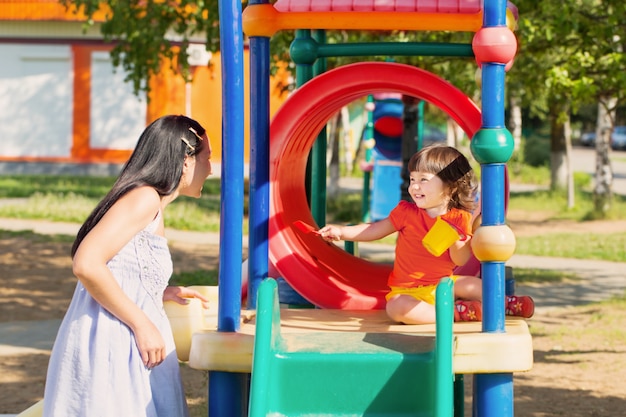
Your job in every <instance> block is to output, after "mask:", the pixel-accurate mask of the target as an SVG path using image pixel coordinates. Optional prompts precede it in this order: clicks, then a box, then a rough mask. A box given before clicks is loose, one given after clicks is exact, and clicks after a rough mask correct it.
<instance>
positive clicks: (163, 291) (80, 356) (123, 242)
mask: <svg viewBox="0 0 626 417" xmlns="http://www.w3.org/2000/svg"><path fill="white" fill-rule="evenodd" d="M210 157H211V145H210V143H209V139H208V137H207V136H206V132H205V130H204V128H203V127H202V126H201V125H200V124H199V123H198V122H196V121H195V120H192V119H190V118H188V117H185V116H164V117H161V118H159V119H158V120H156V121H154V122H153V123H152V124H150V125H149V126H148V127H147V128H146V129H145V130H144V132H143V133H142V134H141V136H140V138H139V141H138V142H137V146H136V148H135V150H134V151H133V153H132V155H131V157H130V159H129V160H128V162H127V163H126V165H125V166H124V168H123V170H122V172H121V174H120V176H119V178H118V179H117V181H116V182H115V184H114V185H113V188H112V189H111V190H110V191H109V193H108V194H107V195H106V196H105V197H104V199H103V200H102V201H101V202H100V203H99V204H98V205H97V206H96V208H95V209H94V211H93V212H92V213H91V214H90V216H89V217H88V218H87V220H86V221H85V223H84V224H83V226H82V227H81V229H80V230H79V232H78V235H77V237H76V240H75V241H74V245H73V246H72V252H71V254H72V258H73V272H74V274H75V275H76V277H77V278H78V283H77V286H76V290H75V292H74V295H73V297H72V301H71V303H70V306H69V308H68V311H67V313H66V316H65V318H64V320H63V323H62V324H61V327H60V329H59V333H58V335H57V338H56V342H55V345H54V347H53V350H52V356H51V358H50V364H49V367H48V376H47V381H46V389H45V395H44V398H45V400H44V414H43V415H44V416H46V417H52V416H55V417H57V416H58V417H72V416H76V417H79V416H80V417H86V416H89V417H93V416H110V417H119V416H133V417H140V416H146V417H152V416H163V417H166V416H167V417H177V416H187V415H188V411H187V405H186V401H185V395H184V392H183V387H182V383H181V379H180V374H179V367H178V360H177V357H176V352H175V346H174V339H173V336H172V332H171V329H170V325H169V321H168V319H167V316H166V315H165V311H164V309H163V301H164V300H173V301H177V302H179V303H181V304H186V303H187V302H188V300H187V299H188V298H194V297H195V298H199V299H201V300H202V301H207V300H206V299H205V298H204V297H203V296H202V295H201V294H199V293H197V292H196V291H192V290H190V289H187V288H183V287H168V286H167V283H168V280H169V278H170V276H171V273H172V260H171V256H170V252H169V249H168V247H167V240H166V238H165V236H164V222H163V216H164V210H165V208H166V207H167V205H168V204H169V203H171V202H172V201H174V199H176V198H177V197H178V196H179V195H185V196H189V197H196V198H197V197H200V195H201V192H202V186H203V184H204V181H205V180H206V179H207V177H208V176H209V175H210V174H211V162H210Z"/></svg>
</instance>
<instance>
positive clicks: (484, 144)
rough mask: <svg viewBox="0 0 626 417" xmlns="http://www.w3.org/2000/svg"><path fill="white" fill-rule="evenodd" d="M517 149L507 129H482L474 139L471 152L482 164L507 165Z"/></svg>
mask: <svg viewBox="0 0 626 417" xmlns="http://www.w3.org/2000/svg"><path fill="white" fill-rule="evenodd" d="M514 147H515V144H514V141H513V135H511V132H509V131H508V130H507V129H506V128H495V129H485V128H482V129H480V130H479V131H478V132H476V134H474V137H473V138H472V141H471V143H470V150H471V151H472V155H474V159H476V161H478V162H479V163H481V164H498V163H506V162H507V161H508V160H509V158H511V155H513V149H514Z"/></svg>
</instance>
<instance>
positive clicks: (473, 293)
mask: <svg viewBox="0 0 626 417" xmlns="http://www.w3.org/2000/svg"><path fill="white" fill-rule="evenodd" d="M454 296H455V298H460V299H462V300H477V301H481V300H482V299H483V282H482V280H481V279H480V278H478V277H475V276H471V275H461V276H459V277H458V278H457V279H456V281H455V283H454Z"/></svg>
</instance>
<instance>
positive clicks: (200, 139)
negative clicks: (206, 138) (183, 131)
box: [189, 127, 202, 142]
mask: <svg viewBox="0 0 626 417" xmlns="http://www.w3.org/2000/svg"><path fill="white" fill-rule="evenodd" d="M189 131H190V132H191V133H193V134H194V135H196V137H197V138H198V140H199V141H201V142H202V137H201V136H200V135H198V132H196V129H194V128H193V127H189Z"/></svg>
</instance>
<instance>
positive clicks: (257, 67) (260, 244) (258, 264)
mask: <svg viewBox="0 0 626 417" xmlns="http://www.w3.org/2000/svg"><path fill="white" fill-rule="evenodd" d="M250 4H251V5H252V4H256V2H253V1H251V2H250ZM269 78H270V40H269V38H262V37H252V38H250V97H251V98H250V202H249V204H248V207H249V212H248V215H249V228H248V229H249V232H248V242H249V244H248V308H249V309H255V308H256V303H257V291H258V288H259V285H260V284H261V281H262V280H263V279H264V278H266V277H267V276H268V271H269V266H268V258H269V242H268V235H269V233H268V219H269V216H270V212H269V198H270V190H269V152H270V146H269V142H270V137H269V136H270V127H269V120H270V109H269V107H270V103H269V97H270V91H269Z"/></svg>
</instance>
